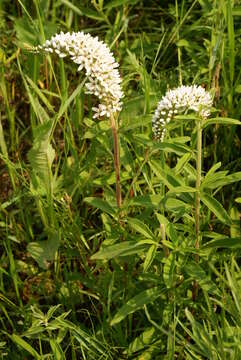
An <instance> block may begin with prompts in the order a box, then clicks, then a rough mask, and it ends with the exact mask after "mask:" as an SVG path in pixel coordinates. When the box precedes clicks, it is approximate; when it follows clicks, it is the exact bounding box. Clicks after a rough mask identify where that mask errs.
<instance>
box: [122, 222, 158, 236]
mask: <svg viewBox="0 0 241 360" xmlns="http://www.w3.org/2000/svg"><path fill="white" fill-rule="evenodd" d="M128 224H129V225H130V227H131V228H132V229H134V230H135V231H137V232H138V233H139V234H142V235H143V236H145V237H146V238H150V239H153V238H155V236H154V234H153V233H152V231H151V230H150V229H149V227H148V226H147V225H146V224H144V223H143V222H142V221H140V220H138V219H130V218H128Z"/></svg>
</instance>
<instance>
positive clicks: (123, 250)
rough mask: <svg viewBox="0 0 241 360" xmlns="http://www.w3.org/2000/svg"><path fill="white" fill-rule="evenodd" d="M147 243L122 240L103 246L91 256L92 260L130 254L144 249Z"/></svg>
mask: <svg viewBox="0 0 241 360" xmlns="http://www.w3.org/2000/svg"><path fill="white" fill-rule="evenodd" d="M146 247H147V245H146V243H143V242H136V241H122V242H121V243H119V244H114V245H110V246H106V247H103V248H102V249H101V250H100V251H98V252H97V253H96V254H94V255H92V256H91V259H92V260H110V259H113V258H115V257H117V256H128V255H133V254H137V253H138V252H140V251H144V250H145V249H146Z"/></svg>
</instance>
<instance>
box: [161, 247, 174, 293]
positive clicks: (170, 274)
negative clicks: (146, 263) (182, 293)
mask: <svg viewBox="0 0 241 360" xmlns="http://www.w3.org/2000/svg"><path fill="white" fill-rule="evenodd" d="M175 260H176V257H175V254H173V253H170V255H169V256H168V257H167V258H165V259H164V260H163V261H164V268H163V279H164V282H165V284H166V287H167V288H171V287H172V286H173V281H174V270H175Z"/></svg>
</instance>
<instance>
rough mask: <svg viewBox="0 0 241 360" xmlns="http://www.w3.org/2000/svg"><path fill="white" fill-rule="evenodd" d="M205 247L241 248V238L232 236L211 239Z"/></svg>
mask: <svg viewBox="0 0 241 360" xmlns="http://www.w3.org/2000/svg"><path fill="white" fill-rule="evenodd" d="M204 248H231V249H239V248H241V238H240V237H238V238H230V237H223V238H221V239H217V240H213V241H209V242H208V243H207V244H205V245H204Z"/></svg>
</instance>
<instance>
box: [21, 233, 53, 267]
mask: <svg viewBox="0 0 241 360" xmlns="http://www.w3.org/2000/svg"><path fill="white" fill-rule="evenodd" d="M59 245H60V235H59V233H58V232H57V231H52V232H51V233H50V234H49V236H48V240H42V241H34V242H30V243H29V244H28V246H27V250H28V252H29V253H30V255H31V256H32V257H33V258H34V260H36V261H37V263H38V265H39V266H40V267H41V268H43V269H47V268H48V261H53V260H54V259H55V254H56V251H57V250H58V248H59Z"/></svg>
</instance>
